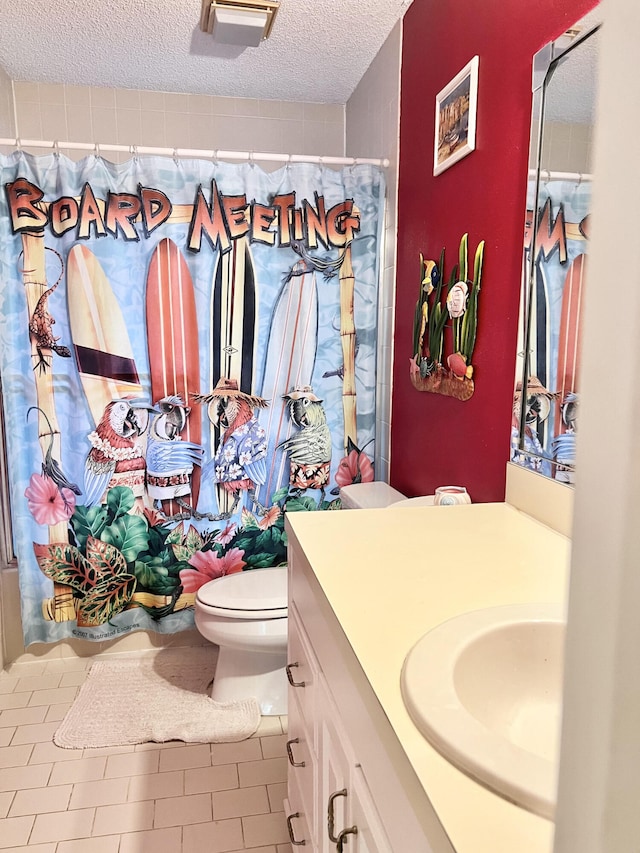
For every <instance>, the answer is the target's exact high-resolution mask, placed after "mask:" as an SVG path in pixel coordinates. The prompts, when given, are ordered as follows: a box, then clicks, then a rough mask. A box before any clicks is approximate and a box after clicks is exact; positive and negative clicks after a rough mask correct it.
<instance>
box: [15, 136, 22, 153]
mask: <svg viewBox="0 0 640 853" xmlns="http://www.w3.org/2000/svg"><path fill="white" fill-rule="evenodd" d="M16 150H17V151H22V142H21V141H20V137H19V136H16Z"/></svg>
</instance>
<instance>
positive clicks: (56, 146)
mask: <svg viewBox="0 0 640 853" xmlns="http://www.w3.org/2000/svg"><path fill="white" fill-rule="evenodd" d="M53 156H54V157H55V158H56V160H57V159H59V157H60V143H59V142H58V140H57V139H54V140H53Z"/></svg>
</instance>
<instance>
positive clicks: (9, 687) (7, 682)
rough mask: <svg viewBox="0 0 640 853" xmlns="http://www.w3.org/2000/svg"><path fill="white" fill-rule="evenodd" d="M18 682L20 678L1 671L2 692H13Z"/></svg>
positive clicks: (0, 687) (0, 689) (0, 683)
mask: <svg viewBox="0 0 640 853" xmlns="http://www.w3.org/2000/svg"><path fill="white" fill-rule="evenodd" d="M17 684H18V679H17V678H14V677H13V676H11V675H7V674H6V673H4V672H0V693H2V694H5V693H13V691H14V689H15V687H16V686H17Z"/></svg>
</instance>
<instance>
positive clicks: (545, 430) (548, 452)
mask: <svg viewBox="0 0 640 853" xmlns="http://www.w3.org/2000/svg"><path fill="white" fill-rule="evenodd" d="M535 187H536V185H535V183H534V182H533V181H532V182H530V184H529V188H528V200H527V211H528V213H527V221H528V223H529V225H528V228H527V230H526V233H525V264H524V271H525V276H524V279H525V280H524V282H523V287H524V288H526V287H527V285H528V281H529V270H530V268H531V264H533V273H534V287H533V293H532V298H531V300H530V302H529V304H528V306H527V307H528V311H529V313H530V317H531V319H530V323H531V333H530V341H529V368H528V374H529V387H528V389H527V393H526V394H524V395H523V394H522V392H521V390H519V388H518V386H517V387H516V396H515V406H514V420H513V424H512V432H511V435H512V448H511V459H512V461H514V462H517V463H518V464H521V465H524V466H525V467H527V468H531V469H532V470H535V471H538V472H540V473H543V474H545V475H547V476H551V477H554V478H555V479H558V480H561V481H563V482H569V483H572V482H573V464H574V461H575V438H576V432H577V426H578V422H577V415H578V381H579V373H580V320H581V314H582V307H583V302H584V288H583V283H584V278H585V271H586V267H587V262H586V257H587V251H588V241H589V212H590V205H591V184H590V183H589V182H587V181H581V180H575V181H573V180H549V181H542V182H541V183H540V186H539V191H538V193H539V194H538V210H539V215H538V227H537V229H536V234H535V238H534V235H533V233H532V230H533V229H532V223H533V206H534V201H535ZM532 247H533V248H532ZM527 302H528V300H527V299H525V298H523V299H521V318H520V337H519V341H518V364H517V369H516V378H517V379H518V380H519V379H520V377H521V376H522V375H523V373H522V370H523V365H522V358H523V356H524V351H525V331H524V324H525V318H526V314H525V311H524V308H525V306H526V305H527ZM521 405H524V406H525V407H526V410H527V411H526V415H527V421H526V423H527V426H526V430H525V436H524V446H523V447H521V446H520V444H519V429H518V427H519V413H520V406H521Z"/></svg>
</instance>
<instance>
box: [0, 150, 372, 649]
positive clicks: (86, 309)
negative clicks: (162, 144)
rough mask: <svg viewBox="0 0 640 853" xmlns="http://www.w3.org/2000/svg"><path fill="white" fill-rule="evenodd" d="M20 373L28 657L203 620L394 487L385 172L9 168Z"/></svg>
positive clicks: (15, 519)
mask: <svg viewBox="0 0 640 853" xmlns="http://www.w3.org/2000/svg"><path fill="white" fill-rule="evenodd" d="M0 166H1V167H2V186H3V193H2V200H1V202H0V203H1V205H2V207H1V209H0V270H1V291H0V293H1V299H2V303H1V304H2V309H1V312H0V341H1V344H0V346H1V351H0V371H1V378H2V391H3V399H4V417H5V426H6V444H7V456H8V462H9V478H10V483H9V486H10V495H11V507H12V527H13V534H14V548H15V552H16V555H17V558H18V567H19V581H20V596H21V608H22V624H23V633H24V640H25V645H28V644H30V643H33V642H53V641H57V640H60V639H62V638H65V637H71V636H73V637H80V638H85V639H89V640H106V639H110V638H113V637H117V636H119V635H121V634H124V633H128V632H130V631H133V630H140V629H150V630H155V631H159V632H163V633H170V632H175V631H180V630H183V629H185V628H188V627H190V626H191V625H192V624H193V604H194V600H195V594H196V592H197V589H198V588H199V587H200V586H201V585H202V584H203V583H206V582H207V581H208V580H211V579H213V578H216V577H220V576H222V575H225V574H229V573H231V572H237V571H248V570H253V569H258V568H261V567H267V566H274V565H279V564H282V563H284V562H285V560H286V537H285V533H284V516H285V513H287V512H294V511H322V510H328V509H329V510H331V509H338V508H339V507H340V502H339V497H338V490H339V487H340V486H341V485H345V484H347V483H350V482H354V481H362V480H367V479H372V478H373V468H372V462H371V460H372V459H373V457H374V441H375V434H374V431H375V385H376V374H375V352H376V320H377V292H378V279H379V262H380V240H381V234H382V219H383V210H384V189H385V188H384V177H383V173H382V172H381V170H380V169H378V168H377V167H374V166H369V165H357V166H351V167H346V168H344V169H342V170H341V171H336V170H332V169H329V168H326V167H323V166H322V165H312V164H297V163H296V164H288V165H286V166H284V167H283V168H281V169H279V170H278V171H276V172H273V173H271V174H268V173H265V172H264V171H262V170H261V169H260V168H259V167H258V166H257V165H255V164H253V163H245V164H241V165H234V164H225V163H214V162H208V161H200V160H181V161H178V160H177V159H175V158H162V157H142V156H141V157H137V156H134V157H133V158H132V159H131V160H129V161H128V162H127V163H124V164H122V165H114V164H112V163H109V162H107V161H106V160H105V159H102V158H101V157H99V156H94V155H92V156H90V157H87V158H86V159H84V160H82V161H80V162H78V163H74V162H72V161H71V160H69V159H67V158H65V157H64V156H61V155H60V154H58V153H53V154H50V155H47V156H43V157H33V156H30V155H27V154H25V153H22V152H14V153H13V154H11V155H8V156H3V157H2V158H1V159H0Z"/></svg>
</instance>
